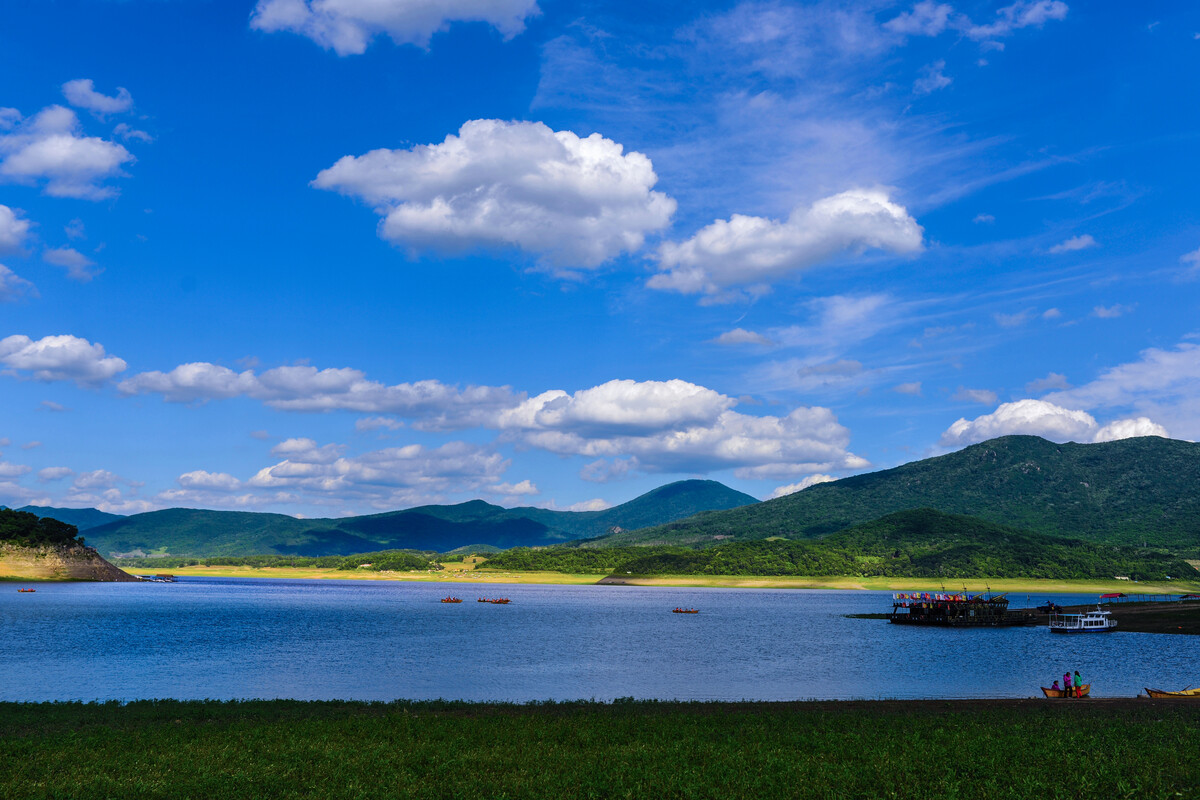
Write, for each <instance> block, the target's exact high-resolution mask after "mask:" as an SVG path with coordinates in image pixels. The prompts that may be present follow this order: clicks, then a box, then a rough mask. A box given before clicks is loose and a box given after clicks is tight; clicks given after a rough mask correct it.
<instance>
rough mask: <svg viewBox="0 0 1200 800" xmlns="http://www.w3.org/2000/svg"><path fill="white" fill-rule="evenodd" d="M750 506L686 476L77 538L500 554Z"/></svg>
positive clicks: (183, 521) (744, 498)
mask: <svg viewBox="0 0 1200 800" xmlns="http://www.w3.org/2000/svg"><path fill="white" fill-rule="evenodd" d="M757 502H758V501H757V500H756V499H755V498H753V497H751V496H750V495H748V494H744V493H742V492H738V491H735V490H734V489H730V488H729V487H728V486H725V485H724V484H721V483H718V482H716V481H701V480H690V481H679V482H677V483H671V484H667V485H666V486H660V487H659V488H657V489H654V490H653V491H650V492H647V493H646V494H644V495H642V496H641V497H637V498H634V499H633V500H630V501H629V502H628V503H622V504H621V505H619V506H614V507H613V508H609V509H606V510H604V511H551V510H548V509H544V508H503V507H501V506H496V505H492V504H491V503H486V502H484V501H482V500H471V501H470V502H466V503H459V504H457V505H435V506H421V507H419V508H410V509H406V510H404V511H389V512H387V513H384V514H371V515H368V516H362V517H344V518H341V519H296V518H295V517H289V516H286V515H284V514H265V513H257V512H248V511H207V510H203V509H191V508H168V509H164V510H162V511H151V512H148V513H145V514H134V515H132V516H129V517H121V518H117V519H114V520H111V521H109V522H108V523H107V524H103V525H99V526H97V527H90V528H88V529H87V531H86V532H87V541H88V544H90V545H92V546H93V547H95V548H97V549H98V550H99V551H100V552H101V553H104V554H106V555H110V556H116V555H122V554H124V555H137V554H141V555H152V554H157V555H173V556H196V557H211V556H248V555H270V554H278V555H302V556H326V555H350V554H352V553H368V552H373V551H378V550H388V549H397V550H399V549H412V550H435V551H437V552H439V553H444V552H448V551H450V550H453V549H455V548H458V547H463V546H466V545H488V546H491V547H494V548H501V549H504V548H509V547H536V546H542V545H551V544H562V543H563V542H567V541H572V540H576V539H586V538H591V537H596V536H604V535H605V534H609V533H613V532H617V531H621V530H630V529H632V528H641V527H645V526H647V525H661V524H663V523H666V522H673V521H675V520H679V519H683V518H684V517H690V516H692V515H693V514H696V513H698V512H701V511H712V510H716V509H730V508H737V507H739V506H744V505H747V504H750V503H757ZM72 511H73V512H74V511H77V510H72ZM38 513H40V512H38ZM93 513H100V512H93ZM45 516H53V515H51V514H45ZM63 521H67V520H63ZM72 524H75V523H72ZM80 530H81V531H82V530H83V528H82V527H81V528H80Z"/></svg>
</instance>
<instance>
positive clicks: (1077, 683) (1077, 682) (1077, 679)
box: [1075, 670, 1083, 697]
mask: <svg viewBox="0 0 1200 800" xmlns="http://www.w3.org/2000/svg"><path fill="white" fill-rule="evenodd" d="M1082 687H1083V679H1082V678H1080V677H1079V670H1075V696H1076V697H1079V690H1080V689H1081V688H1082Z"/></svg>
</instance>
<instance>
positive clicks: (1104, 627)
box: [1050, 608, 1117, 633]
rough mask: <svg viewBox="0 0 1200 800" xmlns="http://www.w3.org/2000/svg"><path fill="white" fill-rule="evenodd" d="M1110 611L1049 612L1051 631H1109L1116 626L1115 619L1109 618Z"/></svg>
mask: <svg viewBox="0 0 1200 800" xmlns="http://www.w3.org/2000/svg"><path fill="white" fill-rule="evenodd" d="M1110 613H1111V612H1108V611H1101V610H1100V609H1099V608H1097V609H1096V610H1095V611H1089V612H1087V613H1086V614H1051V615H1050V632H1051V633H1111V632H1112V631H1114V630H1116V628H1117V621H1116V620H1115V619H1111V618H1110V617H1109V614H1110Z"/></svg>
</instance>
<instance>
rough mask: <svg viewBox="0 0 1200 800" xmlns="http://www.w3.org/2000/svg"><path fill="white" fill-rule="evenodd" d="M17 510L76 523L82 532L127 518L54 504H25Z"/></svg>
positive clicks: (92, 509)
mask: <svg viewBox="0 0 1200 800" xmlns="http://www.w3.org/2000/svg"><path fill="white" fill-rule="evenodd" d="M17 511H28V512H29V513H30V514H37V515H38V516H39V517H53V518H54V519H56V520H58V521H59V522H65V523H67V524H68V525H74V526H75V527H76V528H78V529H79V532H80V533H83V532H84V531H87V530H91V529H92V528H96V527H99V526H101V525H105V524H107V523H109V522H116V521H117V520H120V519H125V516H124V515H122V514H109V513H108V512H107V511H100V510H98V509H95V508H54V507H53V506H24V507H22V508H18V509H17Z"/></svg>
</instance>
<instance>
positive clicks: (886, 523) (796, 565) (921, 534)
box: [482, 508, 1200, 581]
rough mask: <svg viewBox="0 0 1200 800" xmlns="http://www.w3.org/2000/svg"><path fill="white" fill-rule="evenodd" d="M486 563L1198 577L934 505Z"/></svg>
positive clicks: (654, 570) (1122, 550) (649, 570)
mask: <svg viewBox="0 0 1200 800" xmlns="http://www.w3.org/2000/svg"><path fill="white" fill-rule="evenodd" d="M482 568H485V569H508V570H553V571H558V572H577V573H615V574H619V575H623V574H625V573H632V574H634V575H806V576H821V575H839V576H840V575H846V576H860V577H873V576H879V577H909V578H940V579H945V580H948V581H950V580H957V579H968V578H1055V579H1071V578H1077V579H1078V578H1109V579H1111V578H1112V577H1113V576H1116V575H1127V576H1129V577H1132V578H1135V579H1144V580H1162V579H1165V578H1167V577H1168V576H1170V577H1174V578H1184V579H1191V580H1194V579H1196V578H1198V577H1200V574H1198V573H1197V571H1196V570H1195V569H1194V568H1193V567H1192V566H1190V565H1189V564H1188V563H1187V562H1186V561H1183V560H1182V559H1180V558H1177V557H1175V556H1171V555H1168V554H1166V553H1164V552H1162V551H1155V550H1147V549H1144V548H1140V547H1124V546H1119V545H1103V544H1096V543H1094V542H1085V541H1081V540H1078V539H1062V538H1058V537H1054V536H1045V535H1042V534H1037V533H1032V532H1030V531H1022V530H1017V529H1015V528H1009V527H1005V526H1001V525H996V524H993V523H990V522H985V521H984V520H980V519H975V518H973V517H966V516H961V515H957V514H945V513H942V512H940V511H935V510H933V509H930V508H921V509H913V510H908V511H899V512H896V513H894V514H888V515H886V516H884V517H881V518H880V519H877V520H872V521H870V522H866V523H863V524H860V525H855V526H853V527H850V528H847V529H846V530H843V531H839V532H837V533H834V534H832V535H830V536H827V537H825V538H823V539H818V540H803V541H796V540H765V539H760V540H757V541H746V542H732V543H728V544H719V545H716V546H714V547H709V548H703V549H689V548H683V547H664V546H658V547H655V546H649V547H647V546H640V547H639V546H627V547H613V548H582V547H552V548H545V549H540V550H530V549H525V548H519V549H515V550H508V551H506V552H504V553H499V554H497V555H495V556H492V557H491V558H490V559H489V560H488V561H487V562H486V563H485V564H483V565H482Z"/></svg>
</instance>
